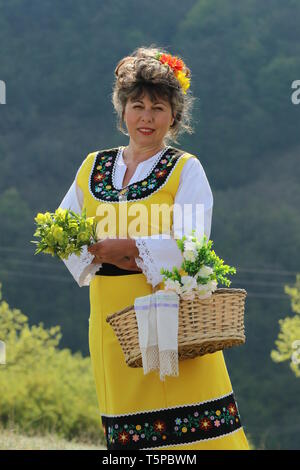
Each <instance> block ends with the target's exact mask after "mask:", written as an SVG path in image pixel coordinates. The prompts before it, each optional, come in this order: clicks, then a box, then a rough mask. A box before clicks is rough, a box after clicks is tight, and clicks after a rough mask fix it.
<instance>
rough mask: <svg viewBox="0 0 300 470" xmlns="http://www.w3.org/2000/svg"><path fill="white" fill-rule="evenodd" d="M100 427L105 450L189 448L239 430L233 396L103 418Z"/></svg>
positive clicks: (238, 417) (231, 394)
mask: <svg viewBox="0 0 300 470" xmlns="http://www.w3.org/2000/svg"><path fill="white" fill-rule="evenodd" d="M102 424H103V427H104V432H105V435H106V441H107V449H108V450H120V449H128V450H132V449H149V448H155V447H162V446H169V445H176V444H191V443H193V442H196V441H200V440H206V439H213V438H216V437H220V436H225V435H226V434H229V433H232V432H233V431H236V430H237V429H239V428H241V426H242V425H241V420H240V415H239V411H238V407H237V403H236V401H235V398H234V394H233V393H230V394H229V395H226V396H225V397H221V398H219V399H216V400H210V401H207V402H204V403H199V404H195V405H186V406H178V407H175V408H166V409H162V410H157V411H150V412H141V413H135V414H130V415H126V416H116V417H108V416H102Z"/></svg>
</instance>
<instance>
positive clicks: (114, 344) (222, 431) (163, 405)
mask: <svg viewBox="0 0 300 470" xmlns="http://www.w3.org/2000/svg"><path fill="white" fill-rule="evenodd" d="M118 149H119V148H118V147H116V148H111V149H105V150H100V151H97V152H93V153H90V154H89V155H88V156H87V157H86V159H85V160H84V162H83V164H82V165H81V168H80V170H79V172H78V177H77V183H78V185H79V186H80V188H81V189H82V191H83V194H84V202H83V207H85V208H86V210H87V216H88V217H91V216H96V217H98V222H100V220H101V217H102V215H103V214H102V215H101V216H97V214H99V208H102V209H103V207H106V208H107V207H108V206H110V207H114V209H115V211H116V214H117V217H116V231H117V235H119V234H120V233H123V232H121V229H122V227H121V226H120V225H121V224H122V220H124V219H122V217H121V216H120V218H119V217H118V215H120V214H119V210H120V207H121V205H122V204H123V206H122V210H123V212H124V207H126V214H127V216H128V221H130V218H131V217H133V216H132V215H131V214H132V209H131V211H130V208H132V207H133V206H134V205H135V204H136V203H138V204H141V203H142V204H143V205H145V206H146V207H147V209H148V213H149V212H150V208H151V204H162V203H167V204H168V205H172V204H173V203H174V197H175V194H176V191H177V189H178V185H179V179H180V173H181V171H182V168H183V166H184V164H185V163H186V161H187V160H188V159H189V158H196V157H195V156H194V155H192V154H189V153H186V152H184V151H182V150H180V149H177V148H175V147H168V150H167V151H166V152H164V153H163V154H162V157H161V158H160V159H159V161H158V163H157V165H156V166H155V167H154V169H153V170H152V172H151V174H150V175H148V177H146V178H145V179H143V180H141V181H138V182H136V183H133V184H131V185H129V186H127V187H126V188H124V189H123V190H118V189H116V188H115V187H114V185H113V178H112V174H113V171H114V162H115V159H116V156H117V152H118ZM124 195H125V196H126V205H124V199H123V201H122V197H123V198H124ZM103 204H104V205H105V206H103ZM100 206H101V207H100ZM170 214H172V212H170ZM134 217H136V215H135V216H134ZM102 220H103V219H102ZM119 221H121V222H120V223H119ZM127 223H128V224H129V222H127ZM150 224H151V220H149V219H148V220H146V222H145V221H144V223H142V224H141V225H142V227H141V232H142V234H143V235H150V233H149V231H148V230H149V225H150ZM147 225H148V226H147ZM122 230H123V229H122ZM155 230H156V233H162V227H161V224H160V222H159V224H158V226H155V225H153V224H152V232H151V234H153V232H154V231H155ZM98 238H101V232H100V236H99V232H98ZM160 287H161V288H163V283H161V284H160ZM151 293H152V286H151V285H150V284H149V283H148V282H147V279H146V277H145V275H144V274H143V273H141V272H136V271H134V272H129V271H125V270H122V269H120V268H117V267H115V266H113V265H108V264H107V265H105V264H103V265H102V268H100V270H99V271H98V273H97V275H95V276H94V277H93V279H92V280H91V282H90V319H89V348H90V356H91V361H92V367H93V374H94V378H95V384H96V392H97V398H98V403H99V421H100V419H101V422H102V426H103V429H104V432H105V435H106V440H107V449H108V450H114V449H124V450H131V449H155V450H164V449H166V450H181V449H182V450H183V449H190V450H197V449H199V450H200V449H220V450H221V449H224V450H225V449H232V450H249V445H248V442H247V439H246V436H245V433H244V429H243V427H242V424H241V419H240V415H239V411H238V406H237V403H236V400H235V397H234V393H233V390H232V385H231V382H230V378H229V375H228V371H227V368H226V364H225V361H224V356H223V352H222V351H217V352H216V353H213V354H207V355H205V356H201V357H197V358H194V359H188V360H184V361H179V376H178V377H169V376H167V377H166V379H165V381H164V382H163V381H161V380H160V378H159V375H158V373H157V371H152V372H150V373H148V374H146V375H144V372H143V368H130V367H128V366H127V365H126V362H125V359H124V355H123V352H122V349H121V346H120V345H119V343H118V340H117V338H116V335H115V333H114V331H113V329H112V327H111V326H110V325H109V324H108V323H107V322H106V318H107V316H108V315H110V314H112V313H113V312H115V311H117V310H121V309H123V308H125V307H127V306H128V305H132V304H133V303H134V300H135V298H136V297H141V296H145V295H148V294H151Z"/></svg>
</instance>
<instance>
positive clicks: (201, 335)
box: [106, 288, 247, 367]
mask: <svg viewBox="0 0 300 470" xmlns="http://www.w3.org/2000/svg"><path fill="white" fill-rule="evenodd" d="M156 290H157V289H153V291H154V292H155V291H156ZM246 295H247V292H246V290H245V289H233V288H220V289H216V290H215V291H214V292H213V293H212V295H211V297H209V298H208V299H202V300H201V299H199V298H198V297H197V296H195V298H194V300H183V299H181V298H180V299H179V318H178V320H179V321H178V359H179V360H180V361H182V360H185V359H192V358H194V357H196V356H203V355H204V354H209V353H214V352H216V351H219V350H222V349H225V348H231V347H232V346H238V345H240V344H243V343H245V340H246V337H245V334H244V331H245V330H244V310H245V298H246ZM106 321H107V322H108V323H109V324H110V325H111V326H112V328H113V330H114V332H115V334H116V336H117V338H118V341H119V343H120V345H121V348H122V350H123V353H124V356H125V360H126V364H127V365H128V366H129V367H142V366H143V365H142V356H141V352H140V346H139V338H138V324H137V320H136V315H135V311H134V305H130V306H129V307H126V308H124V309H123V310H120V311H118V312H115V313H113V314H112V315H109V316H108V317H107V318H106Z"/></svg>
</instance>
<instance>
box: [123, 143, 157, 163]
mask: <svg viewBox="0 0 300 470" xmlns="http://www.w3.org/2000/svg"><path fill="white" fill-rule="evenodd" d="M165 148H166V146H165V145H164V144H161V145H160V146H155V147H137V146H134V145H132V144H129V145H128V146H127V147H124V148H123V160H124V162H125V163H126V164H127V165H130V164H132V165H137V164H138V163H140V162H144V161H145V160H148V158H151V157H153V156H154V155H156V154H157V153H158V152H159V151H160V150H163V149H165Z"/></svg>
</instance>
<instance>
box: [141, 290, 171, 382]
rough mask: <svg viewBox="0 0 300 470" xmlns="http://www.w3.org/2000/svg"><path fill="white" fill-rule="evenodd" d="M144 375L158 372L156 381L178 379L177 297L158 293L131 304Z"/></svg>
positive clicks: (163, 291)
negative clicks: (168, 377) (171, 377)
mask: <svg viewBox="0 0 300 470" xmlns="http://www.w3.org/2000/svg"><path fill="white" fill-rule="evenodd" d="M134 310H135V313H136V318H137V323H138V330H139V345H140V349H141V354H142V361H143V369H144V374H148V372H150V371H151V370H156V369H157V370H159V373H160V379H161V380H163V381H164V380H165V376H166V375H170V376H178V375H179V372H178V312H179V296H178V294H176V292H174V291H166V290H159V291H157V292H155V293H153V294H150V295H146V296H144V297H137V298H136V299H135V302H134Z"/></svg>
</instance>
